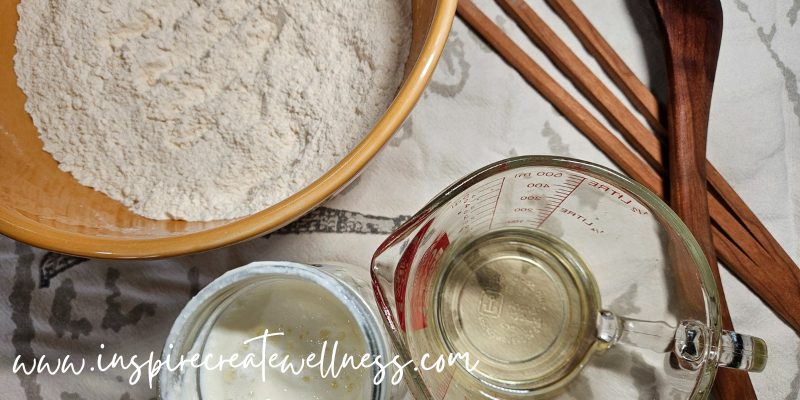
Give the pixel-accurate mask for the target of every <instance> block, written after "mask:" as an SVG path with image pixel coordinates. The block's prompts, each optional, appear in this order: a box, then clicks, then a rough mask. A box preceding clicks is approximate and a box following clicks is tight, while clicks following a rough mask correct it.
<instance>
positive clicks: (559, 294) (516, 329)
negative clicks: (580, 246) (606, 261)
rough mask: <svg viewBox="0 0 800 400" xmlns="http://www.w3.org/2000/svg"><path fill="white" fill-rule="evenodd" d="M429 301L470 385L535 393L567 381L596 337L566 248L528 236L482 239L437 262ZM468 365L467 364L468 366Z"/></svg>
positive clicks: (583, 280)
mask: <svg viewBox="0 0 800 400" xmlns="http://www.w3.org/2000/svg"><path fill="white" fill-rule="evenodd" d="M440 266H441V267H442V268H439V270H440V271H442V275H441V276H440V277H439V283H438V285H439V290H436V291H435V292H436V293H438V295H437V296H436V298H434V299H431V300H432V301H434V302H435V303H436V304H432V309H434V310H436V312H435V313H433V318H435V319H436V321H435V326H436V327H437V329H438V331H439V336H440V338H441V339H442V341H443V343H444V345H445V347H446V348H447V352H448V353H469V355H470V360H471V362H472V363H473V364H474V362H475V360H478V361H479V363H478V366H477V367H476V368H475V369H474V370H473V371H471V372H468V371H466V370H464V372H467V373H468V374H472V376H473V377H474V378H478V379H479V380H480V381H484V382H489V383H491V384H492V385H496V386H500V387H504V388H509V389H527V390H535V389H537V388H541V387H548V386H553V385H558V384H559V382H560V381H563V380H567V379H569V377H570V376H571V375H572V373H573V372H575V371H576V370H577V369H578V368H579V367H580V365H581V364H582V363H583V361H584V359H583V358H584V357H585V356H586V354H587V353H586V352H585V351H577V350H579V348H580V347H585V346H591V345H592V344H593V343H594V341H595V340H594V338H595V335H596V318H595V315H596V303H595V298H596V296H595V294H594V293H593V291H594V287H593V286H594V285H593V284H592V279H591V276H590V275H589V272H588V269H587V268H586V266H585V264H584V263H583V261H582V260H581V258H580V256H579V255H578V254H576V253H575V252H574V250H573V249H572V248H571V247H569V246H568V245H567V244H566V243H563V242H561V241H560V240H558V239H556V238H554V237H553V236H551V235H549V234H547V233H545V232H543V231H541V230H537V229H532V228H507V229H500V230H492V231H488V232H486V233H484V234H482V235H479V236H477V237H475V238H473V239H472V240H469V241H466V242H464V243H460V244H459V243H453V245H452V246H450V247H449V248H448V250H447V251H446V252H445V254H443V257H442V260H441V263H440ZM470 365H472V364H470Z"/></svg>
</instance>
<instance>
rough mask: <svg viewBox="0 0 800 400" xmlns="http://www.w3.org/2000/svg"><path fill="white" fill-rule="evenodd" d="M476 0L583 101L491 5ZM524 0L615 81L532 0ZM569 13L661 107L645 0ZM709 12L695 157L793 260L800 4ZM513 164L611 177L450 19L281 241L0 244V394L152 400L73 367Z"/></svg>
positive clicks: (779, 392)
mask: <svg viewBox="0 0 800 400" xmlns="http://www.w3.org/2000/svg"><path fill="white" fill-rule="evenodd" d="M476 3H477V4H478V6H479V7H480V8H481V9H482V10H484V11H485V12H486V13H487V14H488V15H489V17H490V18H491V19H492V20H493V21H495V22H496V23H497V24H498V25H499V26H500V27H501V28H502V29H503V30H505V31H506V32H507V33H508V34H509V35H511V36H512V38H513V39H514V40H515V41H516V42H517V43H519V44H520V45H521V46H522V47H523V48H524V49H525V50H526V51H528V53H529V54H531V55H532V56H533V57H534V59H536V60H537V61H538V62H540V63H541V64H542V65H543V67H544V68H545V69H546V70H547V71H548V72H550V73H551V74H553V75H554V76H555V77H556V79H557V80H558V81H559V82H561V83H562V85H563V86H565V87H566V88H567V90H568V91H570V92H571V93H573V94H575V95H576V96H577V97H578V98H579V99H580V101H581V102H583V103H584V104H586V105H587V108H589V107H588V102H586V101H585V99H583V98H582V97H580V96H578V95H577V92H576V91H575V89H574V87H572V85H570V84H569V83H568V81H567V80H566V78H564V77H563V76H562V75H560V74H558V73H557V71H556V70H555V68H554V67H553V65H552V64H551V63H549V62H548V61H547V60H546V58H545V57H544V56H543V55H542V53H541V52H540V51H539V50H537V49H536V48H535V47H534V45H533V44H532V43H531V42H530V41H529V40H528V39H527V38H526V37H525V36H524V34H523V33H522V32H521V31H520V30H519V28H518V27H517V26H516V25H515V24H514V22H513V21H512V20H511V19H510V18H509V17H508V16H506V15H505V14H503V13H502V11H501V10H500V9H499V8H498V6H497V5H496V4H495V3H494V2H492V1H491V0H481V1H477V2H476ZM528 3H529V4H530V5H531V6H532V7H533V8H534V9H535V10H536V11H538V12H539V13H540V14H541V15H542V16H543V18H544V19H545V20H546V21H548V22H549V23H550V25H551V27H552V28H553V29H554V30H555V31H556V32H557V33H558V34H559V35H560V36H561V37H562V38H563V39H564V40H565V41H566V42H567V44H568V45H569V46H570V47H572V48H573V49H574V50H575V51H576V52H577V53H578V55H579V56H580V57H581V58H583V59H584V60H586V62H587V63H588V65H589V67H590V68H591V69H592V70H594V71H595V72H596V73H597V74H598V75H599V76H600V78H601V79H603V80H604V81H605V82H606V83H607V84H608V85H609V86H613V85H611V82H610V81H609V80H608V79H607V78H606V76H605V75H604V74H603V73H602V71H601V69H600V68H599V66H598V64H597V63H596V62H595V61H594V60H592V59H591V57H590V56H589V55H588V54H587V53H586V51H585V50H584V49H583V48H582V47H581V45H580V43H579V42H578V40H577V39H576V38H575V37H574V36H573V35H572V34H571V33H570V32H569V30H568V28H567V27H566V26H565V25H564V24H563V23H562V22H561V21H560V20H559V19H558V18H557V17H556V16H555V15H554V13H553V12H552V11H551V10H550V9H549V8H548V7H547V6H546V4H545V2H544V1H543V0H529V1H528ZM576 3H577V4H578V6H579V7H580V8H581V9H582V10H583V11H584V12H585V13H586V14H587V15H588V16H589V18H590V19H591V20H592V22H593V23H594V24H595V25H596V26H597V28H598V30H599V31H600V32H601V33H602V34H603V35H604V36H605V37H606V39H607V40H608V41H609V42H610V43H611V44H612V45H613V46H614V48H615V49H616V50H617V52H618V53H619V54H620V55H621V56H622V57H623V59H625V61H626V62H627V63H628V64H629V65H630V67H631V68H632V69H633V71H634V72H635V73H636V74H637V75H638V76H639V77H640V78H641V79H642V80H643V81H644V82H645V83H646V84H648V85H649V86H650V87H651V88H652V89H653V91H654V92H655V93H656V94H657V96H658V97H659V98H660V99H661V101H662V102H664V100H665V97H666V95H665V92H666V90H665V85H666V84H665V76H664V66H663V61H664V60H663V55H662V51H661V44H660V42H659V38H658V32H657V27H656V25H655V22H654V19H653V17H652V11H651V10H650V8H649V5H648V4H649V2H647V1H644V0H577V1H576ZM722 3H723V8H724V11H725V31H724V37H723V44H722V53H721V56H720V63H719V68H718V71H717V79H716V86H715V89H714V99H713V105H712V110H711V122H710V131H709V143H708V153H709V158H710V159H711V161H712V162H713V163H714V164H715V166H716V167H717V169H719V170H720V171H721V172H722V174H723V175H724V176H725V177H726V178H727V179H728V181H729V182H730V183H731V184H732V185H733V186H734V187H735V188H736V189H737V190H738V192H739V193H740V195H741V196H742V198H744V200H745V201H746V202H747V203H748V204H749V205H750V207H751V208H752V209H753V210H754V211H755V213H756V214H757V215H758V216H759V217H760V218H761V220H762V221H763V222H764V224H765V225H766V226H767V227H768V228H769V229H770V231H771V232H772V233H773V235H774V236H775V237H776V238H777V240H778V241H779V242H780V243H781V244H782V245H783V246H784V248H785V249H786V250H787V252H788V253H789V254H790V255H791V256H792V257H793V258H794V259H795V260H796V261H800V248H798V238H799V234H800V179H798V178H800V91H798V84H799V83H800V82H798V76H797V74H798V73H800V23H798V13H800V0H759V1H756V0H723V1H722ZM598 116H599V114H598ZM600 119H601V120H602V118H600ZM603 121H604V120H603ZM524 154H553V155H562V156H571V157H576V158H582V159H586V160H589V161H593V162H596V163H600V164H603V165H606V166H609V167H611V168H616V167H615V166H614V164H613V163H611V162H610V161H609V160H608V158H607V157H605V156H604V155H603V154H602V153H601V152H600V151H599V150H598V149H597V148H596V147H595V146H593V145H592V144H591V143H590V142H589V141H588V140H587V139H586V138H585V137H584V136H582V135H581V134H580V133H579V132H578V131H577V130H576V129H575V128H574V127H573V126H572V125H570V123H569V122H567V121H566V120H565V119H564V117H563V116H562V115H561V114H560V113H559V112H558V111H556V110H555V109H554V108H553V106H552V105H550V104H549V103H548V102H547V101H545V100H544V99H543V98H542V97H541V96H540V95H539V94H538V93H537V92H536V91H535V90H533V89H532V88H531V87H530V86H529V85H528V84H527V83H526V82H525V81H524V80H523V79H522V78H521V77H520V76H519V74H517V73H516V72H515V71H514V70H513V69H512V68H510V67H509V66H508V65H507V64H505V63H504V62H503V60H501V59H500V58H499V57H498V56H497V55H496V54H495V53H493V52H492V50H491V49H490V48H489V47H488V46H487V45H486V44H485V43H484V42H482V41H481V39H479V38H478V37H477V36H476V35H475V33H473V32H472V31H470V30H469V29H468V28H467V26H465V24H464V23H463V22H462V21H461V20H460V19H458V18H457V19H456V21H455V23H454V25H453V30H452V33H451V35H450V39H449V40H448V43H447V47H446V49H445V51H444V54H443V56H442V59H441V61H440V63H439V66H438V69H437V70H436V73H435V74H434V77H433V80H432V82H431V84H430V85H429V86H428V89H427V90H426V92H425V93H424V95H423V97H422V98H421V99H420V101H419V103H418V104H417V106H416V108H415V109H414V111H413V112H412V114H411V116H410V117H409V118H408V120H407V121H406V123H405V125H404V126H403V128H402V129H401V130H400V131H398V132H397V134H396V135H395V136H394V138H393V139H392V140H391V141H390V142H389V144H388V145H387V146H386V148H385V149H384V150H383V151H382V152H381V153H380V154H378V155H377V156H376V158H375V160H374V161H373V162H372V163H371V164H370V165H369V167H368V168H367V169H366V171H365V172H364V173H363V174H362V175H361V176H360V177H359V178H358V179H357V180H356V181H355V182H354V183H353V184H352V185H351V186H350V187H348V188H347V189H346V190H345V191H343V192H342V193H340V194H339V195H338V196H336V197H335V198H333V199H331V200H330V201H328V202H327V203H326V204H325V205H324V206H323V207H321V208H319V209H317V210H316V211H314V212H312V213H311V214H309V215H308V216H306V217H305V218H303V219H301V220H300V221H298V222H296V223H294V224H292V225H290V226H288V227H286V228H284V229H281V230H280V231H278V232H274V233H272V234H270V235H267V236H265V237H261V238H256V239H254V240H251V241H249V242H246V243H242V244H239V245H237V246H233V247H229V248H225V249H221V250H217V251H212V252H208V253H204V254H198V255H192V256H186V257H179V258H173V259H167V260H161V261H118V262H116V261H100V260H86V259H80V258H75V257H68V256H63V255H58V254H55V253H51V252H48V251H45V250H41V249H36V248H31V247H30V246H28V245H25V244H22V243H18V242H15V241H13V240H11V239H9V238H5V237H0V299H1V300H0V301H2V305H0V314H2V318H0V343H2V345H0V360H1V361H0V365H1V366H2V368H0V398H2V399H27V400H36V399H62V400H81V399H84V400H92V399H113V400H116V399H121V400H126V399H130V400H147V399H152V398H155V390H154V389H153V388H150V387H149V385H148V383H147V379H146V376H144V377H143V378H142V379H141V380H140V381H139V382H138V383H137V384H136V385H131V384H129V382H128V379H129V378H130V376H131V373H132V371H131V370H127V371H126V370H122V369H120V368H116V369H110V370H108V371H105V372H101V371H88V368H89V366H90V365H94V364H95V360H96V358H97V356H98V355H99V354H102V355H103V356H104V357H110V356H111V355H113V354H114V353H117V354H120V355H123V356H124V357H125V359H126V360H128V359H129V358H130V357H131V356H133V355H137V357H138V360H139V361H142V359H143V358H144V359H146V358H147V357H148V356H149V354H150V352H153V353H154V354H155V357H158V355H159V353H160V350H161V347H162V346H163V344H164V340H165V338H166V336H167V333H168V331H169V329H170V327H171V326H172V323H173V320H174V318H175V317H176V316H177V315H178V313H179V312H180V311H181V308H182V307H183V306H184V305H185V304H186V302H187V301H188V300H189V299H190V298H191V297H192V296H193V295H194V294H196V293H197V292H198V291H199V290H200V289H201V288H202V287H204V286H205V285H207V284H208V283H209V282H211V281H212V280H213V279H214V278H215V277H217V276H219V275H220V274H222V273H223V272H224V271H226V270H229V269H231V268H235V267H238V266H241V265H245V264H247V263H249V262H252V261H259V260H288V261H296V262H313V261H319V260H332V261H340V262H346V263H351V264H354V265H357V266H361V267H363V268H367V266H368V263H369V260H370V258H371V256H372V253H373V252H374V250H375V249H376V248H377V247H378V245H379V244H380V243H381V242H382V241H383V240H384V239H385V238H386V237H387V235H388V234H389V233H390V232H391V231H393V230H394V229H395V228H397V227H398V226H399V225H400V224H401V223H402V222H403V221H404V220H406V219H407V218H408V216H409V215H412V214H414V213H415V212H416V211H417V210H418V209H419V208H420V207H422V206H423V205H424V204H425V203H426V202H427V201H428V200H429V199H431V198H432V197H433V196H434V195H436V194H437V193H438V192H439V191H440V190H442V189H443V188H444V187H446V186H447V185H449V184H450V183H452V182H453V181H454V180H456V179H458V178H459V177H461V176H463V175H465V174H467V173H469V172H471V171H473V170H475V169H477V168H479V167H481V166H484V165H486V164H488V163H491V162H494V161H497V160H500V159H503V158H507V157H510V156H515V155H524ZM722 280H723V284H724V286H725V290H726V293H727V297H728V303H729V305H730V309H731V314H732V316H733V320H734V324H735V325H736V327H737V330H738V331H740V332H744V333H749V334H753V335H756V336H759V337H761V338H763V339H765V340H766V341H767V342H768V344H769V345H770V359H769V365H768V367H767V369H766V371H765V372H764V373H762V374H751V378H752V380H753V384H754V385H755V388H756V391H757V393H758V394H759V397H760V398H761V399H786V400H791V399H798V398H800V374H798V371H799V370H800V349H799V348H798V344H800V341H798V337H797V335H796V334H795V333H794V332H793V331H792V330H791V329H790V328H789V327H788V326H787V325H786V324H785V323H784V322H782V321H781V320H780V319H779V318H778V317H777V316H776V315H775V314H774V313H773V312H772V311H770V309H769V308H767V307H766V306H765V305H764V304H763V303H762V302H761V301H760V300H759V299H758V298H757V297H755V296H754V295H753V293H752V292H751V291H749V290H748V289H747V288H746V287H745V286H744V285H743V284H742V283H741V282H740V281H739V280H738V279H736V278H735V277H734V276H733V275H731V274H730V273H729V272H728V271H727V270H726V269H722ZM640 296H647V293H642V292H641V291H637V290H636V288H630V290H628V292H626V293H625V294H624V295H623V296H620V297H619V298H616V299H604V301H606V302H609V304H614V305H615V307H618V308H621V309H624V308H625V307H635V304H636V302H637V301H639V302H641V301H644V299H643V298H638V297H640ZM637 298H638V300H637ZM101 345H103V346H104V348H102V349H101ZM67 355H69V356H70V360H72V361H75V360H78V361H79V360H80V359H82V358H85V359H87V371H84V372H83V373H81V374H80V375H78V376H75V375H73V374H70V373H67V374H62V373H59V374H56V375H50V374H48V373H46V372H44V373H40V374H33V375H30V376H28V375H25V374H23V373H22V372H21V371H20V372H18V373H16V374H15V373H14V372H13V371H12V364H13V361H14V359H15V358H16V357H17V356H21V358H22V359H24V360H26V361H28V362H30V360H32V359H33V358H34V357H35V358H40V357H43V356H44V357H45V359H46V360H50V361H55V360H57V359H59V358H61V359H63V358H64V357H66V356H67ZM106 359H107V358H106ZM635 361H636V360H632V361H631V362H633V363H634V364H635ZM646 372H647V371H644V372H643V371H638V370H635V369H634V370H631V371H630V374H631V376H632V377H633V379H634V382H635V384H634V386H635V387H634V389H635V390H636V391H638V398H640V399H654V398H658V395H657V392H654V391H653V388H654V385H655V384H657V383H654V382H652V379H651V378H652V374H648V373H646ZM648 377H651V378H648ZM654 396H655V397H654ZM589 397H591V394H589V393H587V398H589Z"/></svg>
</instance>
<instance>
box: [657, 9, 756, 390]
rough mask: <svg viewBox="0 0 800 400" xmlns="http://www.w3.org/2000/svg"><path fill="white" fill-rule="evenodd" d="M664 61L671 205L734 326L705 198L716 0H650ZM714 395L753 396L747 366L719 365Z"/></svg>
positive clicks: (726, 322)
mask: <svg viewBox="0 0 800 400" xmlns="http://www.w3.org/2000/svg"><path fill="white" fill-rule="evenodd" d="M652 3H653V4H654V8H655V9H656V18H657V19H658V20H659V25H660V26H661V33H662V38H663V41H664V49H665V52H666V61H667V85H668V89H669V91H668V95H669V105H668V121H669V127H668V128H669V129H668V133H669V134H668V139H669V178H670V205H671V206H672V209H673V210H675V212H676V213H677V214H678V216H680V217H681V219H682V220H683V222H684V223H685V224H686V226H687V227H688V228H689V230H690V231H691V232H692V234H693V235H694V237H695V239H697V242H698V243H699V244H700V247H701V248H702V250H703V252H704V253H705V256H706V259H707V260H708V264H709V266H710V267H711V271H712V273H713V274H714V279H715V280H716V284H717V291H718V292H719V300H720V308H721V311H722V328H723V329H725V330H731V331H732V330H733V324H732V323H731V317H730V313H729V312H728V305H727V302H726V301H725V295H724V293H723V290H722V284H721V282H720V277H719V269H718V267H717V259H716V255H715V253H714V244H713V241H712V236H711V224H710V220H709V216H708V200H707V198H706V137H707V133H708V114H709V111H710V108H711V92H712V89H713V87H714V75H715V73H716V70H717V60H718V58H719V49H720V42H721V40H722V5H721V4H720V1H719V0H652ZM712 391H713V392H714V396H715V397H716V398H717V399H718V400H734V399H737V400H741V399H756V394H755V391H754V390H753V385H752V383H751V382H750V377H749V376H748V375H747V372H743V371H736V370H732V369H727V368H720V369H719V370H718V371H717V377H716V381H715V382H714V386H713V389H712Z"/></svg>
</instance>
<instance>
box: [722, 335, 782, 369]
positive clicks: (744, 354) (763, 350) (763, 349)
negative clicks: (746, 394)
mask: <svg viewBox="0 0 800 400" xmlns="http://www.w3.org/2000/svg"><path fill="white" fill-rule="evenodd" d="M712 351H713V350H712ZM716 353H717V357H718V358H717V366H719V367H725V368H733V369H742V370H746V371H750V372H761V371H763V370H764V367H766V366H767V358H768V354H767V344H766V343H765V342H764V341H763V340H761V339H759V338H757V337H754V336H748V335H742V334H739V333H736V332H731V331H722V337H721V338H720V345H719V347H717V349H716Z"/></svg>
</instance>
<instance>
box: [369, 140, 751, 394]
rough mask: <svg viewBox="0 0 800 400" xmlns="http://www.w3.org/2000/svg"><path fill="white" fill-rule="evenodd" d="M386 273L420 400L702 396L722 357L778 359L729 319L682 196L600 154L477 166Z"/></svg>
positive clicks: (375, 269) (736, 363) (427, 216)
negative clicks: (680, 207) (598, 161)
mask: <svg viewBox="0 0 800 400" xmlns="http://www.w3.org/2000/svg"><path fill="white" fill-rule="evenodd" d="M372 278H373V286H374V289H375V293H376V298H377V301H378V304H379V307H380V308H381V310H382V313H383V316H384V322H385V324H386V326H387V328H388V330H389V331H390V334H391V336H392V340H393V342H394V345H395V348H396V349H397V351H398V353H399V354H400V356H401V358H402V359H403V362H404V363H405V362H409V363H410V364H409V365H410V367H407V368H406V381H407V383H408V385H409V388H410V390H411V391H412V393H413V394H414V397H415V398H416V399H417V400H422V399H464V398H468V399H475V398H492V399H496V398H520V397H523V398H524V397H537V398H596V399H602V398H613V399H624V398H640V396H641V395H645V396H647V397H648V398H659V397H660V398H670V399H702V398H705V397H707V396H708V394H709V392H710V391H709V389H710V387H711V383H712V382H713V380H714V376H715V373H716V369H717V367H729V368H738V369H743V370H750V371H761V370H763V368H764V366H765V363H766V359H767V351H766V345H765V344H764V342H763V341H762V340H761V339H758V338H754V337H750V336H746V335H740V334H737V333H735V332H727V331H723V330H722V329H721V326H720V324H721V322H720V315H719V299H718V294H717V291H716V287H715V285H714V280H713V277H712V275H711V272H710V269H709V267H708V264H707V262H706V261H705V257H704V256H703V255H702V253H701V250H700V249H699V247H698V245H697V243H696V241H695V240H694V238H693V237H692V236H691V234H690V233H689V231H688V230H687V229H686V227H685V226H684V225H683V223H682V222H681V221H680V219H679V218H678V217H677V216H676V215H675V214H674V213H673V212H672V211H671V210H670V209H669V207H667V206H666V204H664V203H663V202H662V201H661V200H660V199H658V198H657V197H656V196H655V195H654V194H652V193H651V192H650V191H648V190H647V189H645V188H644V187H642V186H641V185H639V184H638V183H636V182H633V181H632V180H630V179H628V178H626V177H624V176H622V175H620V174H618V173H615V172H613V171H610V170H608V169H606V168H603V167H601V166H598V165H595V164H591V163H588V162H584V161H579V160H574V159H568V158H559V157H543V156H542V157H533V156H531V157H517V158H512V159H508V160H504V161H500V162H497V163H495V164H492V165H489V166H487V167H484V168H482V169H481V170H479V171H477V172H474V173H472V174H470V175H468V176H467V177H465V178H463V179H461V180H460V181H458V182H457V183H455V184H453V185H452V186H450V187H449V188H447V189H446V190H445V191H443V192H442V193H440V194H439V195H438V196H436V198H434V199H433V200H432V201H431V202H430V203H429V204H428V205H426V206H425V207H424V208H423V209H422V210H421V211H420V212H419V213H417V214H416V215H415V216H414V217H413V218H411V219H410V220H409V221H408V222H406V223H405V224H404V225H403V226H401V227H400V228H399V229H398V230H397V231H396V232H394V233H393V234H392V235H391V236H390V237H389V238H388V239H387V240H386V241H385V242H384V243H383V244H382V245H381V247H380V248H379V249H378V251H377V252H376V253H375V255H374V257H373V261H372ZM601 298H602V300H601ZM465 353H466V354H467V355H468V357H465ZM440 355H442V356H443V357H442V358H441V360H442V361H441V362H440V363H438V364H437V363H436V361H437V360H439V356H440ZM476 361H477V365H475V364H476ZM432 366H433V367H434V368H433V369H431V367H432Z"/></svg>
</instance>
